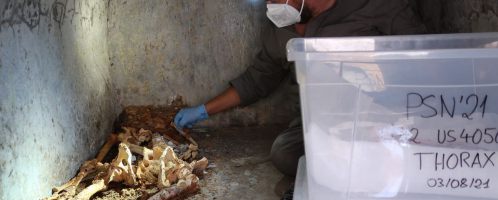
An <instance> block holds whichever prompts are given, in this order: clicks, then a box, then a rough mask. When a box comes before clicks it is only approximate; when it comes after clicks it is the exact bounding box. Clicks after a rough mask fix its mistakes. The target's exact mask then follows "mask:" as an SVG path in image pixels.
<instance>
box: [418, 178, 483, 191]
mask: <svg viewBox="0 0 498 200" xmlns="http://www.w3.org/2000/svg"><path fill="white" fill-rule="evenodd" d="M427 186H428V187H430V188H451V189H464V188H470V189H489V188H490V179H489V178H488V179H480V178H460V179H458V178H444V179H443V178H429V179H427Z"/></svg>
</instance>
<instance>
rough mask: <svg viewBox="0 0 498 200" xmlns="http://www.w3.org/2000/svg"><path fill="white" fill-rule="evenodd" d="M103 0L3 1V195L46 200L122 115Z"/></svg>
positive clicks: (0, 187) (0, 174)
mask: <svg viewBox="0 0 498 200" xmlns="http://www.w3.org/2000/svg"><path fill="white" fill-rule="evenodd" d="M106 36H107V3H106V2H105V1H101V0H85V1H83V0H56V1H53V0H47V1H41V0H3V1H0V199H5V200H7V199H40V198H42V197H46V196H48V195H49V194H50V193H51V189H52V187H53V186H56V185H60V184H61V183H63V182H66V181H67V180H69V179H70V178H71V177H72V176H74V175H75V173H76V172H77V169H78V168H79V165H80V164H81V163H82V162H83V161H84V160H87V159H89V158H91V157H93V156H94V155H95V154H96V151H97V150H98V149H99V147H100V146H101V145H102V144H103V143H104V141H105V137H106V135H107V134H108V133H110V131H111V125H112V122H113V120H114V119H115V116H116V107H115V106H114V102H115V95H113V93H112V92H113V90H112V88H113V87H112V85H111V84H112V83H111V81H110V74H109V73H110V71H109V66H110V64H109V56H108V48H107V43H106V38H107V37H106Z"/></svg>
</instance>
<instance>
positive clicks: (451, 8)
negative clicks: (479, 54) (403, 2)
mask: <svg viewBox="0 0 498 200" xmlns="http://www.w3.org/2000/svg"><path fill="white" fill-rule="evenodd" d="M415 1H416V3H417V4H418V9H419V10H420V13H421V17H422V19H423V21H424V22H425V23H426V25H427V26H428V28H429V30H431V32H432V33H470V32H490V31H498V2H497V1H496V0H415Z"/></svg>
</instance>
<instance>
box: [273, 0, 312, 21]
mask: <svg viewBox="0 0 498 200" xmlns="http://www.w3.org/2000/svg"><path fill="white" fill-rule="evenodd" d="M266 7H267V8H268V10H267V11H266V16H267V17H268V18H269V19H270V20H271V21H272V22H273V23H274V24H275V25H276V26H277V27H278V28H282V27H285V26H289V25H292V24H295V23H298V22H300V21H301V13H302V12H303V8H304V0H303V3H302V4H301V11H297V9H295V8H294V7H292V6H290V5H289V0H287V2H285V4H268V5H266Z"/></svg>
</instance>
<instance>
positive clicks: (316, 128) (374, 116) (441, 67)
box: [287, 33, 498, 200]
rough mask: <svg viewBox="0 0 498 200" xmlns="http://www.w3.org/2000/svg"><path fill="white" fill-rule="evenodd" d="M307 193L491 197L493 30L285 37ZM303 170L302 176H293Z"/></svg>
mask: <svg viewBox="0 0 498 200" xmlns="http://www.w3.org/2000/svg"><path fill="white" fill-rule="evenodd" d="M287 50H288V59H289V60H290V61H295V63H296V73H297V79H298V82H299V85H300V95H301V110H302V117H303V126H304V127H303V129H304V141H305V149H306V167H301V168H300V169H303V168H305V169H306V171H305V173H301V172H300V174H305V176H306V177H298V178H297V179H298V180H299V179H303V178H304V179H305V180H306V181H305V182H306V184H299V183H296V187H307V188H304V189H303V188H297V189H296V191H297V192H299V191H304V193H305V194H296V196H297V197H301V198H308V199H334V200H359V199H399V200H408V199H410V200H412V199H424V200H427V199H441V200H455V199H465V200H471V199H479V200H483V199H498V153H497V151H498V33H475V34H474V33H473V34H445V35H418V36H381V37H345V38H312V39H293V40H291V41H289V43H288V44H287ZM301 176H304V175H301Z"/></svg>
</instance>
